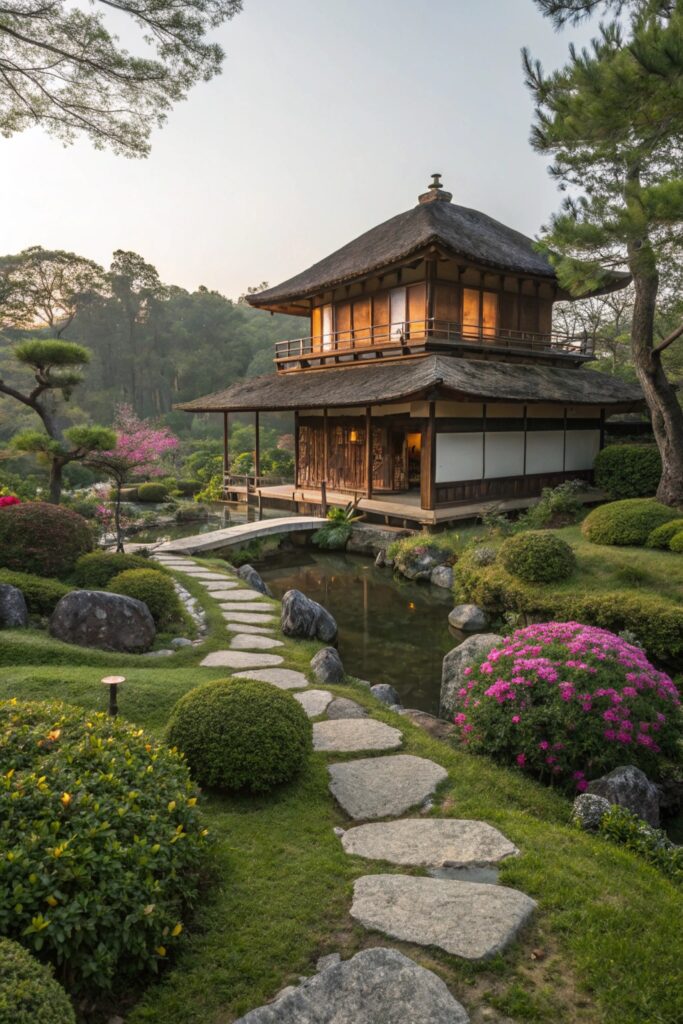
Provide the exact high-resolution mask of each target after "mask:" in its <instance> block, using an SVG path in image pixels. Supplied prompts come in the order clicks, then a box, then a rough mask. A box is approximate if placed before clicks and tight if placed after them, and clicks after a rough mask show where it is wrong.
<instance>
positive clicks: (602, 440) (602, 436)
mask: <svg viewBox="0 0 683 1024" xmlns="http://www.w3.org/2000/svg"><path fill="white" fill-rule="evenodd" d="M604 447H605V410H604V409H601V410H600V451H602V449H603V448H604Z"/></svg>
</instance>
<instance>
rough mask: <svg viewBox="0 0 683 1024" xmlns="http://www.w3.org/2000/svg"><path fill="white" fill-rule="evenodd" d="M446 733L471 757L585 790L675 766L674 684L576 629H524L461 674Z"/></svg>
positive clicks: (629, 649)
mask: <svg viewBox="0 0 683 1024" xmlns="http://www.w3.org/2000/svg"><path fill="white" fill-rule="evenodd" d="M465 676H466V682H465V684H464V685H463V686H462V687H461V689H460V690H459V693H458V705H457V707H456V712H457V713H456V715H455V723H456V725H457V726H458V728H459V730H460V734H461V737H462V738H463V740H465V741H467V743H468V744H469V745H470V746H471V748H472V749H473V750H475V751H479V752H482V753H486V754H487V755H488V756H490V757H493V758H495V759H496V760H499V761H502V762H504V763H507V764H517V765H519V766H520V767H522V768H527V769H529V770H530V771H532V772H533V773H534V774H535V775H537V776H540V777H542V778H552V779H554V780H557V781H558V782H560V783H563V784H565V785H567V786H570V785H572V784H574V785H575V786H576V787H577V788H578V789H580V790H581V789H585V788H586V783H585V780H586V779H587V778H588V779H590V778H593V777H597V776H599V775H602V774H604V773H605V772H608V771H611V770H612V768H616V767H617V766H618V765H620V764H634V765H637V766H638V767H639V768H642V770H643V771H644V772H646V774H648V775H651V776H653V777H655V778H657V776H658V771H659V764H660V762H661V761H662V760H663V759H666V758H668V759H672V760H680V750H679V747H678V744H679V741H680V738H681V735H682V734H683V719H682V716H681V707H680V699H679V696H678V691H677V689H676V686H675V684H674V683H673V682H672V680H671V679H670V678H669V676H667V675H665V673H664V672H659V671H657V669H655V668H653V666H652V665H651V664H650V663H649V661H648V660H647V658H646V656H645V654H644V652H643V651H642V650H641V649H640V648H639V647H635V646H633V645H632V644H629V643H627V642H626V641H625V640H622V639H621V638H620V637H618V636H616V635H615V634H614V633H610V632H608V631H607V630H605V629H597V628H596V627H594V626H583V625H581V624H580V623H578V622H548V623H541V624H539V625H534V626H527V627H526V628H525V629H520V630H517V632H515V633H514V634H513V635H512V637H510V638H508V639H507V640H504V641H503V642H502V644H501V645H500V646H498V647H496V648H494V650H493V651H491V652H490V653H489V654H488V655H487V656H486V658H484V659H483V661H481V662H479V664H477V665H475V666H473V667H471V668H467V669H465Z"/></svg>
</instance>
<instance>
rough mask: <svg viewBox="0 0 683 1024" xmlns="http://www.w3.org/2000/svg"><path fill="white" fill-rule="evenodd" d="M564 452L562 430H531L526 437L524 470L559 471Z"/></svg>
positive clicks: (536, 471) (531, 471)
mask: <svg viewBox="0 0 683 1024" xmlns="http://www.w3.org/2000/svg"><path fill="white" fill-rule="evenodd" d="M563 452H564V431H563V430H538V431H534V430H531V431H529V433H528V434H527V439H526V471H527V474H532V473H561V472H562V468H563V466H562V463H563Z"/></svg>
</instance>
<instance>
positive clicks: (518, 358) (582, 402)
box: [180, 175, 642, 523]
mask: <svg viewBox="0 0 683 1024" xmlns="http://www.w3.org/2000/svg"><path fill="white" fill-rule="evenodd" d="M433 177H434V180H433V182H432V184H431V185H430V186H429V188H428V190H427V192H425V193H424V194H423V195H421V196H420V197H419V200H418V203H417V205H416V206H414V207H413V208H412V209H410V210H408V211H407V212H405V213H401V214H399V215H398V216H396V217H393V218H391V219H390V220H388V221H386V222H385V223H383V224H380V225H379V226H378V227H375V228H373V229H372V230H370V231H368V232H366V233H365V234H363V235H361V236H360V237H359V238H357V239H355V240H354V241H352V242H350V243H349V244H348V245H346V246H344V247H343V248H341V249H339V250H338V251H337V252H335V253H332V255H331V256H327V257H326V258H325V259H323V260H321V261H320V262H319V263H316V264H315V265H314V266H312V267H310V268H309V269H308V270H305V271H304V272H303V273H301V274H298V275H297V276H296V277H293V278H291V279H290V280H288V281H285V282H284V283H283V284H280V285H278V286H277V287H274V288H269V289H267V290H266V291H262V292H259V293H257V294H254V295H252V296H250V298H249V302H250V303H251V304H252V305H253V306H256V307H257V308H259V309H264V310H270V311H271V312H278V313H288V314H294V315H297V316H301V317H302V318H305V321H306V328H307V329H306V330H305V331H304V332H302V333H303V334H304V336H303V337H301V338H299V339H297V340H288V341H282V342H279V343H278V344H277V345H276V351H275V360H274V361H275V372H274V373H272V374H268V375H266V376H262V377H257V378H255V379H252V380H246V381H243V382H241V383H238V384H234V385H233V386H232V387H230V388H228V389H227V390H225V391H222V392H218V393H217V394H213V395H208V396H206V397H204V398H197V399H195V400H194V401H192V402H188V403H185V404H183V405H182V406H180V408H182V409H185V410H187V411H189V412H219V413H222V414H223V417H224V424H225V438H226V486H230V483H229V480H228V478H227V458H228V445H229V441H228V429H227V425H228V414H229V413H231V412H247V411H250V412H254V413H256V416H257V422H258V413H259V412H264V411H284V410H290V411H293V412H294V416H295V448H296V480H295V485H294V487H293V488H292V487H291V486H289V487H284V488H282V487H280V488H277V487H267V486H264V487H263V488H262V497H263V499H265V500H268V499H270V500H272V501H278V500H280V501H281V500H284V499H285V498H287V500H289V501H292V500H293V501H294V503H295V504H298V505H300V506H306V507H310V506H311V505H315V504H318V503H319V502H320V492H321V486H322V483H323V481H324V482H325V485H326V490H327V493H328V495H329V496H330V499H331V500H333V501H334V500H335V498H337V499H340V498H341V499H343V498H344V497H345V496H346V497H347V498H348V496H351V495H356V496H361V502H360V506H361V508H365V509H366V511H368V512H370V513H374V514H377V515H380V516H382V515H383V516H384V517H385V518H387V519H393V520H396V519H404V520H407V521H413V522H422V523H435V522H438V521H447V520H449V519H454V518H458V517H459V516H462V515H463V514H465V512H466V511H467V510H469V509H470V507H471V506H472V505H476V504H485V503H490V502H492V501H498V500H500V501H507V502H509V503H513V504H514V503H519V504H522V503H524V502H525V501H526V500H527V499H528V498H530V497H532V496H535V495H537V494H539V493H540V491H541V489H542V488H543V487H546V486H554V485H556V484H557V483H559V482H561V481H563V480H566V479H570V478H577V477H580V478H585V479H586V480H590V478H591V473H592V468H593V460H594V458H595V455H596V454H597V452H598V451H599V449H600V447H601V445H602V443H603V436H604V423H605V418H606V416H609V415H611V414H612V413H616V412H625V411H629V410H631V409H634V408H638V407H639V406H640V404H641V402H642V394H641V392H640V390H639V388H637V387H636V386H634V385H631V384H627V383H624V382H623V381H620V380H617V379H615V378H613V377H610V376H608V375H606V374H604V373H598V372H595V371H592V370H589V369H586V368H585V367H584V365H583V364H585V363H586V362H588V361H589V360H590V359H591V358H592V357H593V353H592V350H591V346H590V343H589V340H588V339H587V338H586V337H573V336H568V335H562V334H558V333H557V332H555V331H553V327H552V310H553V303H554V302H556V301H557V300H558V299H568V298H569V296H568V295H567V294H566V293H565V292H563V291H562V289H561V287H560V285H559V283H558V281H557V278H556V275H555V272H554V270H553V267H552V266H551V264H550V263H549V262H548V260H547V259H546V258H545V256H543V255H542V254H540V253H539V252H537V251H536V249H535V248H534V244H533V242H532V240H531V239H529V238H527V237H525V236H524V235H522V234H520V233H519V232H518V231H514V230H513V229H512V228H508V227H506V226H505V225H504V224H501V223H499V222H498V221H495V220H493V219H492V218H491V217H488V216H487V215H486V214H483V213H479V212H477V211H476V210H470V209H467V208H466V207H462V206H457V205H456V204H455V203H453V202H452V201H451V200H452V196H451V195H450V193H448V192H446V191H444V190H443V189H442V187H441V184H440V181H439V177H440V176H439V175H434V176H433ZM606 281H607V283H606V285H605V286H604V287H603V289H602V290H603V291H610V290H614V289H617V288H621V287H623V286H624V285H625V284H626V283H627V282H628V277H625V276H624V275H611V276H609V277H608V278H606ZM257 447H258V445H257ZM257 460H258V453H257ZM259 476H260V473H259V468H258V465H257V468H256V478H257V479H256V480H255V484H256V486H257V487H258V486H259V485H260V483H261V481H260V480H259V479H258V477H259Z"/></svg>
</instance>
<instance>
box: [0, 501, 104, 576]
mask: <svg viewBox="0 0 683 1024" xmlns="http://www.w3.org/2000/svg"><path fill="white" fill-rule="evenodd" d="M92 546H93V535H92V532H91V530H90V527H89V526H88V523H87V522H86V520H85V519H84V518H83V517H82V516H79V515H78V513H76V512H72V511H71V509H69V508H62V506H61V505H48V504H47V503H46V502H42V501H27V502H25V503H23V504H21V505H11V506H10V507H9V508H3V509H0V565H2V566H4V567H5V568H7V569H15V570H17V571H18V572H29V573H36V574H37V575H38V576H57V577H64V576H68V575H69V573H70V572H71V570H72V569H73V567H74V565H75V564H76V560H77V559H78V558H80V556H81V555H83V554H85V552H86V551H91V550H92Z"/></svg>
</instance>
